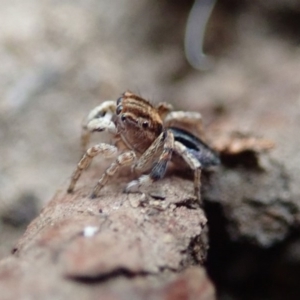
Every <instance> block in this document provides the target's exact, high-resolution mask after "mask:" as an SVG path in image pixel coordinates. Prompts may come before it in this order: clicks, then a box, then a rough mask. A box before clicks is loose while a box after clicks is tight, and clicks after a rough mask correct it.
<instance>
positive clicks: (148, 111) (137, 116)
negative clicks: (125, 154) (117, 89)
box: [116, 92, 163, 153]
mask: <svg viewBox="0 0 300 300" xmlns="http://www.w3.org/2000/svg"><path fill="white" fill-rule="evenodd" d="M116 115H117V120H116V124H117V128H118V132H119V133H120V135H121V137H122V139H123V141H124V142H125V144H126V145H127V146H128V147H129V148H131V149H133V150H135V151H137V152H140V153H143V152H144V151H145V150H146V149H148V148H149V146H150V145H151V144H152V143H153V142H154V140H155V139H156V138H157V137H158V136H159V134H160V133H161V132H162V130H163V121H162V120H161V117H160V116H159V114H158V112H157V110H156V108H155V107H153V106H152V105H151V104H150V103H149V102H148V101H147V100H145V99H143V98H141V97H139V96H137V95H134V94H132V93H131V92H125V93H124V94H123V95H122V97H120V98H119V99H118V100H117V108H116Z"/></svg>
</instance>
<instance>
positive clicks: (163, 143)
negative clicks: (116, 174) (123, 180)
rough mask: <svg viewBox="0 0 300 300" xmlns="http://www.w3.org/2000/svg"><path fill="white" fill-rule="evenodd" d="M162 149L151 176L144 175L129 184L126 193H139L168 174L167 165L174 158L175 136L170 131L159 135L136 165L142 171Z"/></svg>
mask: <svg viewBox="0 0 300 300" xmlns="http://www.w3.org/2000/svg"><path fill="white" fill-rule="evenodd" d="M161 148H162V152H161V154H160V156H159V158H158V160H157V162H156V163H155V164H154V165H153V167H152V169H151V172H150V174H148V175H142V176H141V177H139V178H138V179H137V180H133V181H131V182H129V184H128V185H127V187H126V189H125V191H126V192H127V193H128V192H138V191H139V190H140V188H141V187H142V186H148V185H150V184H151V183H152V182H154V181H157V180H159V179H161V178H162V177H163V176H164V175H165V172H166V169H167V164H168V162H169V161H170V159H171V157H172V152H173V148H174V136H173V133H172V132H171V131H169V130H166V131H164V132H163V133H161V134H160V135H159V137H158V138H157V139H156V140H155V141H154V142H153V143H152V145H151V146H150V147H149V149H147V151H146V152H145V153H144V154H143V155H142V156H141V158H140V159H139V161H138V163H137V164H136V165H135V168H136V169H139V170H142V169H143V168H144V167H145V166H146V165H148V164H149V161H150V162H152V161H153V160H152V159H153V157H155V154H157V153H156V152H157V151H159V150H160V149H161Z"/></svg>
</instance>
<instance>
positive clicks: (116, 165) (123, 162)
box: [91, 151, 136, 198]
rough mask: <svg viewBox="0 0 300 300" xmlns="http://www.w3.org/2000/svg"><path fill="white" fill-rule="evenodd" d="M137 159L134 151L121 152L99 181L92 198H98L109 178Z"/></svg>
mask: <svg viewBox="0 0 300 300" xmlns="http://www.w3.org/2000/svg"><path fill="white" fill-rule="evenodd" d="M135 159H136V156H135V153H134V152H133V151H127V152H124V153H122V154H120V155H119V156H118V157H117V159H116V160H115V161H114V162H113V163H112V164H111V165H110V166H109V167H108V168H107V169H106V170H105V172H104V174H103V175H102V177H101V178H100V179H99V181H98V182H97V184H96V186H95V188H94V190H93V192H92V194H91V198H96V197H97V196H98V194H99V191H100V190H101V189H102V187H103V186H104V185H105V184H106V183H107V181H108V179H109V178H111V177H112V176H114V175H115V173H116V172H117V171H118V170H119V169H120V168H122V167H125V166H128V165H130V164H132V162H133V161H134V160H135Z"/></svg>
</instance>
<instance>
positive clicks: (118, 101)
mask: <svg viewBox="0 0 300 300" xmlns="http://www.w3.org/2000/svg"><path fill="white" fill-rule="evenodd" d="M122 99H123V98H122V97H120V98H118V100H117V105H119V104H120V103H121V101H122Z"/></svg>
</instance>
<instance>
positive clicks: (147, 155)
mask: <svg viewBox="0 0 300 300" xmlns="http://www.w3.org/2000/svg"><path fill="white" fill-rule="evenodd" d="M171 109H172V107H171V105H169V104H167V103H160V104H158V105H157V106H156V107H154V106H153V105H151V104H150V103H149V102H148V101H147V100H145V99H143V98H141V97H139V96H137V95H135V94H133V93H131V92H125V93H124V94H123V95H122V96H121V97H120V98H119V99H118V100H117V101H116V102H115V101H105V102H103V103H102V104H101V105H99V106H97V107H96V108H95V109H93V110H92V111H91V112H90V113H89V115H88V117H87V119H86V121H85V123H84V125H83V129H84V133H83V135H82V146H83V148H84V150H85V149H86V147H87V144H88V141H89V137H90V134H91V133H92V132H96V131H107V132H109V133H111V134H112V135H113V136H114V139H115V143H114V145H111V144H105V143H100V144H97V145H95V146H93V147H91V148H89V149H88V150H86V152H85V154H84V155H83V157H82V159H81V160H80V161H79V163H78V165H77V168H76V170H75V172H74V174H73V176H72V179H71V182H70V185H69V188H68V192H72V191H73V190H74V187H75V184H76V182H77V180H78V179H79V177H80V175H81V173H82V171H83V170H84V169H85V168H86V167H87V166H88V165H89V164H90V162H91V160H92V158H93V157H95V156H96V155H98V154H101V155H102V156H104V157H116V156H117V158H116V160H115V161H114V162H113V163H112V164H111V165H110V166H109V167H108V168H107V169H106V171H105V172H104V174H103V175H102V177H101V178H100V180H99V181H98V183H97V185H96V186H95V188H94V190H93V193H92V195H91V197H92V198H94V197H97V195H98V193H99V191H100V190H101V188H102V187H103V186H104V185H105V184H106V182H107V181H108V179H109V178H110V177H112V176H113V175H114V174H115V173H116V171H117V170H118V169H119V168H121V167H123V166H128V165H132V170H133V171H135V172H138V173H140V174H144V175H141V176H140V177H139V178H138V179H137V180H133V181H131V182H130V183H129V184H128V185H127V187H126V189H125V190H126V192H138V191H139V190H140V188H141V187H142V186H147V185H149V184H151V183H152V182H153V181H156V180H159V179H160V178H162V177H163V176H164V174H165V171H166V169H167V164H168V162H169V161H170V160H171V159H172V157H175V156H177V157H178V156H180V157H181V158H182V159H183V160H184V161H185V162H186V164H187V165H188V166H189V167H190V168H191V169H192V170H193V171H194V196H195V197H196V198H197V199H198V200H200V183H201V181H200V180H201V178H200V176H201V169H202V168H206V167H209V166H212V165H216V164H218V163H219V159H218V157H217V155H216V154H215V152H214V151H213V150H211V149H210V148H209V147H208V146H207V145H206V144H205V143H203V142H202V141H201V140H200V138H199V135H200V134H201V131H202V130H201V115H200V114H199V113H196V112H182V111H173V112H172V111H171ZM145 173H148V174H147V175H145Z"/></svg>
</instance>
